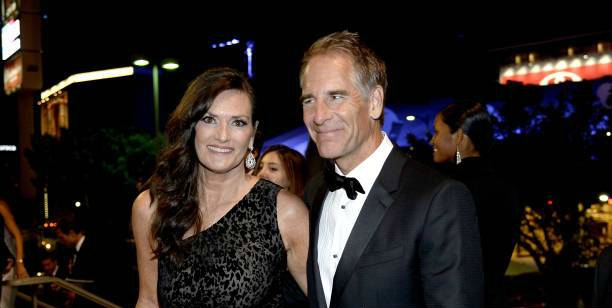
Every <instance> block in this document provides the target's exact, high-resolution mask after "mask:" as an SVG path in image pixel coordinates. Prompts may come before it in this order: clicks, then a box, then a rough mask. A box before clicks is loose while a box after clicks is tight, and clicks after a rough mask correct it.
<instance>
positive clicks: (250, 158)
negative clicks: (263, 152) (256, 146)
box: [244, 146, 257, 170]
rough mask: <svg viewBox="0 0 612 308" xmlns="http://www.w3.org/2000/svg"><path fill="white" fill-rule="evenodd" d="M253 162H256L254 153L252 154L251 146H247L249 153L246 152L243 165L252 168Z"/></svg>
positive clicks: (253, 166)
mask: <svg viewBox="0 0 612 308" xmlns="http://www.w3.org/2000/svg"><path fill="white" fill-rule="evenodd" d="M255 164H257V161H256V160H255V155H253V147H252V146H249V154H247V157H246V160H245V161H244V165H245V166H246V167H247V169H249V170H252V169H253V168H255Z"/></svg>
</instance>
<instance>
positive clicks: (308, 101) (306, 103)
mask: <svg viewBox="0 0 612 308" xmlns="http://www.w3.org/2000/svg"><path fill="white" fill-rule="evenodd" d="M313 102H314V98H306V99H303V100H302V106H307V105H310V104H312V103H313Z"/></svg>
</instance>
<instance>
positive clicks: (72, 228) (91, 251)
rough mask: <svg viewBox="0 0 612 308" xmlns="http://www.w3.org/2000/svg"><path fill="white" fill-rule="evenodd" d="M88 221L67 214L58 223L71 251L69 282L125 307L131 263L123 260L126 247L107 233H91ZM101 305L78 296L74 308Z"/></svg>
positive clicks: (60, 237)
mask: <svg viewBox="0 0 612 308" xmlns="http://www.w3.org/2000/svg"><path fill="white" fill-rule="evenodd" d="M86 218H87V217H86V216H84V213H81V212H78V213H66V214H64V215H63V217H62V218H61V219H60V220H59V221H58V227H57V229H56V235H57V238H58V241H59V243H60V244H62V245H63V246H65V247H66V248H68V249H69V250H70V253H68V254H69V255H68V276H67V278H66V281H68V282H72V283H75V284H77V285H80V286H82V287H83V288H84V289H86V290H88V291H90V292H92V293H94V294H96V295H98V296H100V297H102V298H104V299H106V300H110V301H111V302H113V303H119V304H123V301H127V300H128V299H127V298H125V297H126V294H125V293H126V292H127V287H126V283H127V282H126V277H125V273H126V272H127V271H128V269H127V264H129V263H128V262H126V261H125V259H123V260H121V259H120V257H123V256H125V253H124V247H123V244H122V243H121V242H119V241H117V240H116V239H114V238H108V236H106V235H105V234H102V235H100V234H95V233H93V232H89V230H88V229H86V228H85V226H89V225H90V224H91V222H90V221H89V220H88V219H86ZM99 229H102V228H99ZM92 230H95V229H93V228H92ZM97 306H98V305H97V304H95V303H93V302H91V301H89V300H87V299H84V298H82V297H80V296H77V297H76V300H75V303H74V308H77V307H79V308H80V307H97Z"/></svg>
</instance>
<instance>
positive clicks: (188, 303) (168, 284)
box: [157, 180, 287, 308]
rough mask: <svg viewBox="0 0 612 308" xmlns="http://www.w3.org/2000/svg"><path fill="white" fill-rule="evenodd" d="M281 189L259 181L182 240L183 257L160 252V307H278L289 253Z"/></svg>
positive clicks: (272, 184)
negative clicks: (280, 214) (279, 209)
mask: <svg viewBox="0 0 612 308" xmlns="http://www.w3.org/2000/svg"><path fill="white" fill-rule="evenodd" d="M280 189H281V187H280V186H278V185H276V184H274V183H272V182H269V181H267V180H259V181H258V182H257V183H256V184H255V185H254V186H253V188H252V189H251V190H250V191H249V193H247V194H246V195H245V196H244V197H243V198H242V200H240V201H239V202H238V203H237V204H236V205H235V206H234V207H233V208H232V209H231V210H230V211H229V212H228V213H227V214H225V216H223V217H222V218H221V219H220V220H219V221H218V222H216V223H215V224H214V225H212V226H211V227H209V228H208V229H206V230H203V231H201V232H200V233H197V234H195V235H193V236H191V237H189V238H187V239H185V240H184V241H185V244H186V249H185V254H184V255H183V260H182V262H180V263H178V264H177V263H175V262H173V261H172V260H171V259H170V257H169V256H161V257H160V258H159V260H158V276H157V279H158V280H157V293H158V300H159V304H160V307H163V308H170V307H173V308H174V307H176V308H188V307H218V308H220V307H282V306H283V300H282V292H281V290H282V283H281V277H282V273H283V272H284V271H285V270H286V268H287V255H286V252H285V248H284V245H283V241H282V238H281V235H280V231H279V229H278V223H277V215H276V196H277V194H278V192H279V190H280Z"/></svg>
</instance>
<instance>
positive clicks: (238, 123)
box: [234, 120, 247, 127]
mask: <svg viewBox="0 0 612 308" xmlns="http://www.w3.org/2000/svg"><path fill="white" fill-rule="evenodd" d="M245 125H247V122H246V121H244V120H236V121H234V126H237V127H243V126H245Z"/></svg>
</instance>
